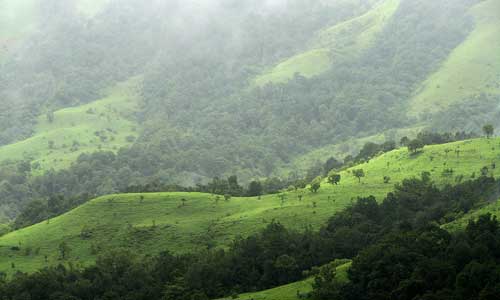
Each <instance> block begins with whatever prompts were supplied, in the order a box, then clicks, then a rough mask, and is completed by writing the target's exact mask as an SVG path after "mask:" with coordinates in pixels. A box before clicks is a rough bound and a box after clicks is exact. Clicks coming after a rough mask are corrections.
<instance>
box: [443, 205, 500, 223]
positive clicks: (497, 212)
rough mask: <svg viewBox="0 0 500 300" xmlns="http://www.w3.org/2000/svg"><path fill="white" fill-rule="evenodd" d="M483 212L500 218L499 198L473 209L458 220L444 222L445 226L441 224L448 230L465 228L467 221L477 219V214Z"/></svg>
mask: <svg viewBox="0 0 500 300" xmlns="http://www.w3.org/2000/svg"><path fill="white" fill-rule="evenodd" d="M485 214H491V215H492V216H496V217H497V218H499V219H500V200H498V201H495V202H493V203H490V204H488V205H486V206H484V207H481V208H479V209H475V210H473V211H471V212H469V213H467V214H465V215H464V216H462V217H461V218H459V219H458V220H456V221H453V222H451V223H449V224H446V225H445V226H443V228H445V229H446V230H449V231H457V230H462V229H465V227H466V226H467V224H469V221H473V220H477V219H478V218H479V216H481V215H485Z"/></svg>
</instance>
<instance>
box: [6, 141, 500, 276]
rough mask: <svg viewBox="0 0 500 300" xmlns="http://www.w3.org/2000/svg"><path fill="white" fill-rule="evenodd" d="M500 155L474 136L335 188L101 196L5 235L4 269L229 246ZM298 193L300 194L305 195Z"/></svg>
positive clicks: (367, 168)
mask: <svg viewBox="0 0 500 300" xmlns="http://www.w3.org/2000/svg"><path fill="white" fill-rule="evenodd" d="M499 159H500V139H475V140H467V141H461V142H455V143H450V144H443V145H434V146H426V147H425V149H424V150H423V152H422V153H417V154H410V153H409V152H408V150H407V149H406V148H401V149H398V150H394V151H391V152H389V153H386V154H383V155H381V156H379V157H376V158H374V159H371V160H370V161H369V162H366V163H364V164H362V165H358V166H355V167H352V168H350V169H347V170H344V171H342V172H340V174H341V177H342V179H341V182H340V184H339V185H338V186H333V185H330V184H327V183H326V182H323V183H322V185H321V188H320V189H319V191H318V192H317V193H312V192H309V191H306V190H304V191H302V190H298V191H297V192H295V191H292V192H286V193H284V194H283V197H281V196H280V195H265V196H262V197H260V199H259V198H258V197H253V198H244V197H242V198H237V197H233V198H231V199H229V200H228V201H226V200H225V199H224V197H222V196H219V197H217V196H214V195H209V194H200V193H153V194H122V195H109V196H104V197H100V198H98V199H95V200H93V201H90V202H88V203H86V204H84V205H82V206H80V207H78V208H77V209H74V210H72V211H70V212H69V213H66V214H64V215H62V216H59V217H57V218H54V219H51V220H49V221H45V222H42V223H40V224H36V225H34V226H31V227H27V228H24V229H21V230H18V231H14V232H12V233H9V234H7V235H5V236H3V237H1V238H0V251H1V252H0V254H1V255H0V257H1V261H0V269H3V270H7V271H8V272H14V271H16V270H23V271H34V270H36V269H38V268H40V267H43V266H45V265H48V264H49V265H50V264H56V263H59V262H60V261H59V260H58V257H59V253H58V250H57V249H58V246H59V245H60V243H61V242H62V241H66V242H67V243H68V245H69V246H70V248H71V249H72V251H71V261H73V262H74V263H84V264H88V263H91V262H93V260H94V259H95V256H96V254H98V253H99V252H100V251H103V250H104V249H110V248H117V247H126V248H131V249H134V250H135V251H138V252H140V253H157V252H159V251H161V250H164V249H170V250H172V251H175V252H177V253H181V252H189V251H193V250H197V249H198V250H199V249H201V248H204V247H214V246H216V247H224V246H226V245H229V243H231V241H232V240H233V239H234V238H235V237H236V236H239V235H242V236H248V235H250V234H252V233H254V232H256V231H257V230H258V229H259V228H263V227H264V226H265V225H266V224H268V223H270V222H271V221H273V220H275V221H279V222H281V223H283V224H284V225H286V226H287V227H290V228H294V229H299V230H303V229H304V228H306V227H307V226H312V228H318V227H319V226H320V225H321V224H323V223H324V222H325V221H326V220H327V219H328V218H329V217H331V216H332V215H333V214H334V213H335V212H338V211H340V210H342V209H343V208H345V207H346V206H348V205H349V204H350V203H352V201H353V200H354V199H356V198H357V197H363V196H369V195H374V196H376V197H377V199H378V200H379V201H380V200H382V199H383V197H384V196H385V194H386V193H388V192H389V191H391V190H392V189H393V185H394V184H396V183H397V182H400V181H401V180H403V179H405V178H409V177H412V176H419V174H420V173H421V172H424V171H426V172H430V174H431V178H432V179H433V180H434V181H435V182H437V183H439V184H446V183H450V184H454V183H456V182H459V181H461V180H465V179H470V178H471V177H473V176H474V177H476V176H479V175H480V174H481V169H482V168H483V167H485V166H486V167H487V170H486V171H484V169H483V172H488V173H491V174H493V175H498V174H499V172H500V171H499V169H498V168H496V167H495V166H496V163H497V162H498V160H499ZM355 169H363V170H364V172H365V174H366V176H365V177H363V178H361V180H360V182H358V179H357V178H356V177H354V176H353V175H352V171H353V170H355ZM384 176H386V177H390V180H389V182H387V183H386V182H384ZM299 195H303V196H302V199H301V200H300V199H299V197H298V196H299ZM141 196H142V197H141ZM183 199H184V200H183ZM45 256H47V260H45ZM12 263H14V265H15V268H12V266H11V265H12Z"/></svg>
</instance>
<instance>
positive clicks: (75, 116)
mask: <svg viewBox="0 0 500 300" xmlns="http://www.w3.org/2000/svg"><path fill="white" fill-rule="evenodd" d="M137 83H138V79H133V80H130V81H129V82H126V83H123V84H119V85H117V86H116V87H114V88H113V89H111V90H110V91H109V93H108V96H107V97H105V98H103V99H101V100H98V101H95V102H92V103H89V104H86V105H82V106H78V107H72V108H65V109H61V110H59V111H56V112H55V113H54V120H53V122H52V123H50V122H49V121H48V120H47V116H45V115H43V116H40V117H39V118H38V124H37V126H36V129H35V134H34V135H33V136H32V137H30V138H28V139H26V140H23V141H20V142H17V143H14V144H10V145H6V146H3V147H0V159H1V160H6V159H10V160H20V159H25V158H31V159H33V160H34V162H38V163H40V166H41V167H40V169H39V170H38V172H42V171H44V170H48V169H51V168H54V169H60V168H65V167H68V166H69V165H70V163H71V162H72V161H74V160H75V159H76V158H77V157H78V156H79V155H80V154H81V153H84V152H93V151H96V150H98V149H102V150H110V151H115V150H117V149H119V148H120V147H123V146H126V145H128V144H130V142H128V141H127V140H126V137H127V136H136V135H137V133H136V132H134V128H135V126H136V125H135V123H134V122H133V121H131V120H132V118H131V117H132V116H131V115H132V113H133V112H134V110H135V108H136V105H137V101H136V100H137V99H136V97H135V94H134V91H135V89H134V87H135V85H136V84H137ZM89 110H92V113H89V112H90V111H89ZM96 132H100V135H101V136H106V140H104V141H102V140H101V138H100V137H99V136H97V135H96ZM49 141H53V142H54V148H53V149H50V148H49ZM74 141H78V143H79V146H78V147H77V149H76V148H74V149H72V148H73V147H72V146H73V142H74Z"/></svg>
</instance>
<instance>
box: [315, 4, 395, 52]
mask: <svg viewBox="0 0 500 300" xmlns="http://www.w3.org/2000/svg"><path fill="white" fill-rule="evenodd" d="M398 7H399V0H384V1H381V2H380V3H379V4H378V5H376V6H374V8H372V9H371V10H370V11H368V12H366V13H365V14H363V15H361V16H358V17H356V18H353V19H350V20H348V21H346V22H343V23H340V24H337V25H335V26H332V27H329V28H326V29H324V30H322V31H320V32H319V33H318V34H317V36H316V37H315V38H314V39H313V41H312V45H313V47H326V48H330V49H334V53H336V54H342V55H348V56H352V55H354V54H359V53H360V52H362V51H364V50H365V49H367V48H368V47H369V46H370V45H371V44H372V43H373V42H374V40H375V39H376V38H377V36H378V34H379V33H380V32H381V31H382V30H383V29H384V27H385V25H386V24H387V22H388V21H389V20H390V19H391V18H392V16H393V14H394V13H395V12H396V10H397V9H398Z"/></svg>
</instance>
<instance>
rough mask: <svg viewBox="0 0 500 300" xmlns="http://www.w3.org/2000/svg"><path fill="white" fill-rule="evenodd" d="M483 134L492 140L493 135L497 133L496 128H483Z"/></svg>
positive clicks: (485, 126) (491, 126) (487, 126)
mask: <svg viewBox="0 0 500 300" xmlns="http://www.w3.org/2000/svg"><path fill="white" fill-rule="evenodd" d="M483 133H484V135H486V137H487V138H490V137H491V136H492V135H493V133H495V128H494V127H493V125H491V124H487V125H484V126H483Z"/></svg>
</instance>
